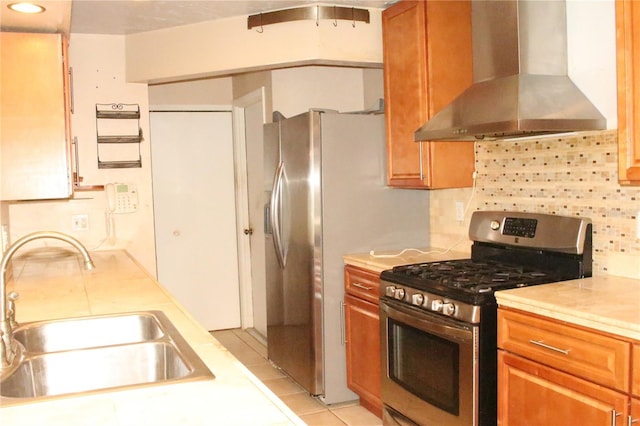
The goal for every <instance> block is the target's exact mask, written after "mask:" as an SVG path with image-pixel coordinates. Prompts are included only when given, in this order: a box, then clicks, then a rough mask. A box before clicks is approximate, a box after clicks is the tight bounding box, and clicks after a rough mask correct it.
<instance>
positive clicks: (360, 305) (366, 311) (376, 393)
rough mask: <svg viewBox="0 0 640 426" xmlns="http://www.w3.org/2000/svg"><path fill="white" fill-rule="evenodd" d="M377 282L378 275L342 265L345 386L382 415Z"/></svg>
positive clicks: (374, 412)
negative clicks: (345, 355)
mask: <svg viewBox="0 0 640 426" xmlns="http://www.w3.org/2000/svg"><path fill="white" fill-rule="evenodd" d="M379 285H380V277H379V274H376V273H374V272H371V271H367V270H364V269H361V268H356V267H353V266H350V265H347V266H346V267H345V289H346V294H345V296H344V320H345V338H346V347H347V386H348V387H349V389H351V390H352V391H354V392H355V393H357V394H358V396H359V397H360V405H362V406H363V407H364V408H366V409H367V410H369V411H371V412H372V413H373V414H375V415H376V416H378V417H380V418H382V400H381V397H380V315H379V312H378V298H379V296H378V291H379V290H378V289H379Z"/></svg>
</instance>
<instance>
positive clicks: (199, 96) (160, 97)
mask: <svg viewBox="0 0 640 426" xmlns="http://www.w3.org/2000/svg"><path fill="white" fill-rule="evenodd" d="M231 81H232V79H231V77H220V78H207V79H202V80H193V81H185V82H180V83H171V84H157V85H152V86H149V105H152V106H154V105H231V102H232V101H233V88H232V85H231Z"/></svg>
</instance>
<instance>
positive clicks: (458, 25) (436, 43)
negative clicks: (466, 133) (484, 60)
mask: <svg viewBox="0 0 640 426" xmlns="http://www.w3.org/2000/svg"><path fill="white" fill-rule="evenodd" d="M382 36H383V53H384V59H383V61H384V90H385V114H386V122H387V183H388V185H389V186H394V187H401V188H432V189H436V188H456V187H465V186H471V184H472V181H473V179H472V173H473V170H474V161H475V158H474V144H473V142H420V143H418V142H415V141H414V139H413V135H414V132H415V131H416V130H417V129H418V128H419V127H420V126H422V125H423V124H424V123H425V122H426V121H427V120H428V119H429V118H430V117H432V116H433V115H434V114H435V113H436V112H438V111H440V110H441V109H442V108H443V107H445V106H446V105H447V104H449V103H450V102H451V101H452V100H453V99H455V98H456V97H457V96H458V95H459V94H460V93H462V92H463V91H464V90H465V89H466V88H467V87H469V86H470V85H471V83H472V52H471V2H470V1H469V0H466V1H401V2H399V3H396V4H394V5H393V6H391V7H389V8H388V9H386V10H385V11H384V12H383V13H382Z"/></svg>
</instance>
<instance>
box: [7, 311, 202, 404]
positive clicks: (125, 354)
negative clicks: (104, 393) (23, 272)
mask: <svg viewBox="0 0 640 426" xmlns="http://www.w3.org/2000/svg"><path fill="white" fill-rule="evenodd" d="M13 336H14V339H15V340H17V341H18V342H20V344H22V346H24V351H23V355H22V357H21V359H20V360H19V362H18V363H16V366H15V367H14V368H13V369H12V370H11V371H8V372H4V373H3V376H2V379H1V381H0V402H2V403H6V402H11V401H13V402H21V401H28V400H36V399H40V398H46V397H55V396H61V395H67V394H77V393H82V392H92V391H100V390H121V389H126V388H129V387H133V386H148V385H154V384H166V383H174V382H182V381H191V380H205V379H213V378H214V375H213V373H211V371H209V369H208V368H207V366H206V365H205V364H204V363H203V362H202V360H201V359H200V358H199V357H198V355H197V354H196V353H195V352H194V351H193V349H192V348H191V347H190V346H189V344H188V343H187V342H186V341H185V340H184V338H183V337H182V336H181V335H180V333H179V332H178V331H177V329H176V328H175V327H174V325H173V324H172V323H171V321H170V320H169V319H168V318H167V316H166V315H165V314H164V313H163V312H161V311H143V312H134V313H127V314H115V315H103V316H91V317H81V318H70V319H63V320H51V321H39V322H33V323H28V324H25V325H22V326H20V327H17V328H16V329H15V330H14V333H13Z"/></svg>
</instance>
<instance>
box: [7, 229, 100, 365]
mask: <svg viewBox="0 0 640 426" xmlns="http://www.w3.org/2000/svg"><path fill="white" fill-rule="evenodd" d="M41 238H53V239H56V240H60V241H64V242H66V243H69V244H70V245H72V246H73V247H75V248H76V249H77V250H78V251H79V252H80V254H81V255H82V257H83V262H84V267H85V268H86V269H87V270H91V269H93V268H94V267H95V266H94V264H93V260H92V259H91V256H90V255H89V251H88V250H87V249H86V248H85V247H84V246H83V245H82V243H81V242H80V241H78V240H77V239H75V238H73V237H72V236H70V235H67V234H63V233H61V232H55V231H38V232H32V233H30V234H27V235H25V236H23V237H22V238H19V239H18V240H16V241H15V242H14V243H13V244H11V245H10V246H9V247H8V248H7V251H6V252H5V254H4V256H3V257H2V262H1V263H0V339H2V340H3V342H0V358H1V359H0V361H1V365H2V367H0V368H4V367H7V366H11V365H12V363H13V360H14V358H15V356H16V351H17V349H16V346H17V345H16V343H15V342H14V341H13V332H12V322H13V321H12V319H13V320H14V321H15V318H14V317H13V314H14V313H15V312H13V313H12V314H11V315H10V309H9V307H8V298H7V268H8V266H9V261H11V258H12V257H13V255H14V254H15V252H16V251H18V249H19V248H20V247H22V246H23V245H25V244H27V243H29V242H31V241H33V240H38V239H41ZM11 311H15V308H12V309H11Z"/></svg>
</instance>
